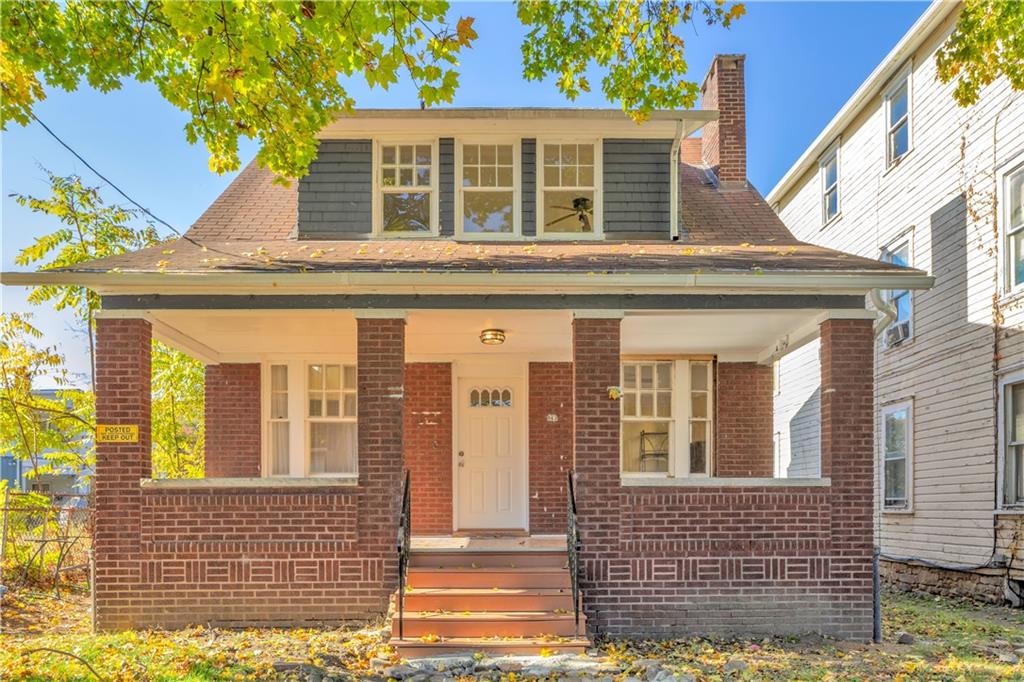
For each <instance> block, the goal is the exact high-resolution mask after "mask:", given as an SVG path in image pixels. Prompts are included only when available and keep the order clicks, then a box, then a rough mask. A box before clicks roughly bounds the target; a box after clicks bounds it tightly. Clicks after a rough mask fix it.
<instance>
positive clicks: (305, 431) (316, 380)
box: [264, 361, 358, 477]
mask: <svg viewBox="0 0 1024 682" xmlns="http://www.w3.org/2000/svg"><path fill="white" fill-rule="evenodd" d="M264 380H265V381H267V380H269V381H267V384H268V388H267V390H266V392H265V394H264V400H265V405H264V415H265V419H266V428H265V433H266V434H267V439H266V440H267V448H266V453H265V458H264V461H265V464H264V472H265V473H266V474H267V475H269V476H300V477H301V476H345V475H354V474H355V473H357V466H356V464H357V461H358V448H357V439H356V434H357V423H356V422H357V414H356V400H357V399H356V395H357V393H356V368H355V365H354V364H345V363H340V362H321V361H309V362H301V361H290V362H274V363H271V364H269V365H268V366H266V368H265V371H264Z"/></svg>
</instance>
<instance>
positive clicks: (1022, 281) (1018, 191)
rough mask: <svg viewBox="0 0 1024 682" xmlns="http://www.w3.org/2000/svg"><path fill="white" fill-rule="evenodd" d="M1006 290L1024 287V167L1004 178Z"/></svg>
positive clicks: (1019, 167)
mask: <svg viewBox="0 0 1024 682" xmlns="http://www.w3.org/2000/svg"><path fill="white" fill-rule="evenodd" d="M1003 182H1004V191H1003V196H1004V197H1005V199H1004V200H1003V205H1004V207H1005V208H1004V211H1005V218H1004V225H1005V228H1004V232H1005V235H1006V288H1007V289H1009V290H1013V289H1016V288H1018V287H1024V166H1018V167H1017V168H1016V169H1014V170H1012V171H1010V172H1009V173H1007V174H1006V175H1005V176H1004V181H1003Z"/></svg>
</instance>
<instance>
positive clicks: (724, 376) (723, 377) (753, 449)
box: [714, 362, 774, 478]
mask: <svg viewBox="0 0 1024 682" xmlns="http://www.w3.org/2000/svg"><path fill="white" fill-rule="evenodd" d="M716 369H717V382H716V386H715V388H716V389H717V393H716V398H715V421H714V423H715V434H716V437H717V438H716V441H715V443H716V445H715V460H714V461H715V475H716V476H733V477H754V478H758V477H759V478H771V477H772V474H773V473H774V451H773V450H774V448H773V444H772V429H773V424H772V412H773V409H774V406H773V405H772V368H771V367H765V366H763V365H759V364H757V363H756V362H719V363H717V365H716Z"/></svg>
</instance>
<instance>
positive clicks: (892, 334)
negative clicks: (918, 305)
mask: <svg viewBox="0 0 1024 682" xmlns="http://www.w3.org/2000/svg"><path fill="white" fill-rule="evenodd" d="M882 260H883V261H885V262H886V263H893V264H894V265H902V266H904V267H909V266H910V240H909V239H906V240H905V241H902V242H899V243H897V244H896V245H895V246H892V247H887V248H885V249H882ZM885 300H886V301H887V302H888V303H889V304H890V305H891V306H892V307H893V308H895V309H896V319H895V320H893V321H892V323H891V324H890V325H889V328H888V329H886V330H885V345H886V346H898V345H899V344H901V343H903V342H904V341H906V340H907V339H909V338H910V336H911V332H912V329H911V321H910V316H911V312H912V307H911V298H910V291H908V290H907V289H891V290H889V291H887V292H885Z"/></svg>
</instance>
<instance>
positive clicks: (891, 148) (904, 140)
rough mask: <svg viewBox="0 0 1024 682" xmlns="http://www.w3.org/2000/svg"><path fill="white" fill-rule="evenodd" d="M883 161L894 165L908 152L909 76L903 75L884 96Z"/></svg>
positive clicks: (888, 164) (887, 164)
mask: <svg viewBox="0 0 1024 682" xmlns="http://www.w3.org/2000/svg"><path fill="white" fill-rule="evenodd" d="M885 125H886V133H885V140H886V142H885V160H886V166H891V165H892V164H894V163H896V162H897V161H899V160H900V159H902V158H903V157H904V156H906V154H907V152H909V151H910V74H909V72H908V73H907V74H904V75H903V76H902V77H901V78H900V79H899V80H898V81H897V82H896V83H894V84H893V86H892V87H891V88H889V90H888V92H887V93H886V95H885Z"/></svg>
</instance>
